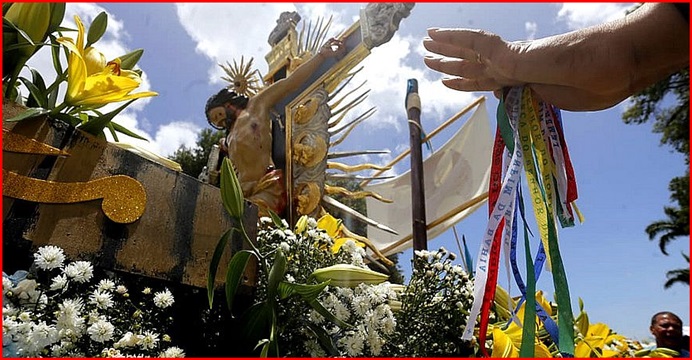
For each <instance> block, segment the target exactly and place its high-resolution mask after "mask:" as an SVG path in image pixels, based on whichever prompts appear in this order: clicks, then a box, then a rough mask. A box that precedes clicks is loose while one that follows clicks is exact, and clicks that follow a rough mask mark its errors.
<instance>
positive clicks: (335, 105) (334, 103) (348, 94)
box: [327, 80, 370, 109]
mask: <svg viewBox="0 0 692 360" xmlns="http://www.w3.org/2000/svg"><path fill="white" fill-rule="evenodd" d="M365 83H367V80H366V81H363V82H362V83H361V84H360V85H358V86H357V87H356V88H354V89H352V90H350V91H349V92H348V93H346V94H345V95H344V96H342V97H340V98H339V99H337V100H336V101H334V102H333V103H332V104H331V105H330V107H331V108H332V109H335V108H336V107H338V106H339V105H340V104H341V102H343V101H344V100H345V99H346V98H348V97H349V96H350V95H352V94H353V93H355V92H356V91H358V90H360V88H361V87H363V85H365ZM340 90H341V89H340ZM369 93H370V89H368V90H366V91H365V92H363V93H362V94H360V95H359V96H358V98H360V97H362V96H366V95H367V94H369ZM327 101H331V97H330V98H329V99H327Z"/></svg>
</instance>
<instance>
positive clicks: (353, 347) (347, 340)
mask: <svg viewBox="0 0 692 360" xmlns="http://www.w3.org/2000/svg"><path fill="white" fill-rule="evenodd" d="M349 333H350V334H349V335H347V336H344V337H343V338H341V339H339V340H338V343H339V345H341V346H342V347H344V348H345V350H346V355H348V356H351V357H356V356H359V355H362V353H363V339H362V338H361V337H360V336H359V335H358V333H356V332H354V331H349Z"/></svg>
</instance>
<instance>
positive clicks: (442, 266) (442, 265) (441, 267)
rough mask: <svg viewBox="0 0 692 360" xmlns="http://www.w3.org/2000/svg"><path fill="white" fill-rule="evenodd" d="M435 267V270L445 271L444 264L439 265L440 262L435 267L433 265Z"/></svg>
mask: <svg viewBox="0 0 692 360" xmlns="http://www.w3.org/2000/svg"><path fill="white" fill-rule="evenodd" d="M433 266H434V267H435V269H437V270H438V271H442V269H444V264H442V263H439V262H438V263H435V265H433Z"/></svg>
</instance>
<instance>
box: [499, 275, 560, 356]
mask: <svg viewBox="0 0 692 360" xmlns="http://www.w3.org/2000/svg"><path fill="white" fill-rule="evenodd" d="M503 290H504V289H503ZM536 302H538V303H540V304H542V305H543V306H545V304H546V303H548V301H547V300H546V299H545V297H544V296H543V292H542V291H540V290H539V291H537V292H536ZM548 304H549V303H548ZM525 308H526V302H524V303H523V304H522V305H521V307H520V308H519V311H517V318H518V319H519V322H521V323H523V322H524V309H525ZM548 309H550V306H549V305H548ZM548 311H549V310H548ZM523 333H524V331H523V329H522V328H521V327H520V326H519V325H517V323H516V322H514V321H513V322H512V323H510V324H509V326H508V327H507V329H505V330H502V329H501V327H500V326H493V329H492V334H493V352H492V356H493V357H503V358H506V357H519V349H520V348H521V338H522V336H523ZM534 357H536V358H549V357H552V355H551V354H550V350H548V347H547V346H546V345H545V344H543V343H542V342H540V341H539V340H538V339H535V343H534Z"/></svg>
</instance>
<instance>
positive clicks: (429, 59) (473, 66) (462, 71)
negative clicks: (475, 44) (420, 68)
mask: <svg viewBox="0 0 692 360" xmlns="http://www.w3.org/2000/svg"><path fill="white" fill-rule="evenodd" d="M423 62H425V65H427V66H428V67H429V68H430V69H432V70H435V71H439V72H442V73H445V74H448V75H454V76H461V77H466V78H475V79H477V78H481V77H484V76H485V70H486V67H485V65H484V64H481V63H478V62H476V61H475V60H458V59H453V58H440V57H436V56H426V57H425V58H423Z"/></svg>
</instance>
